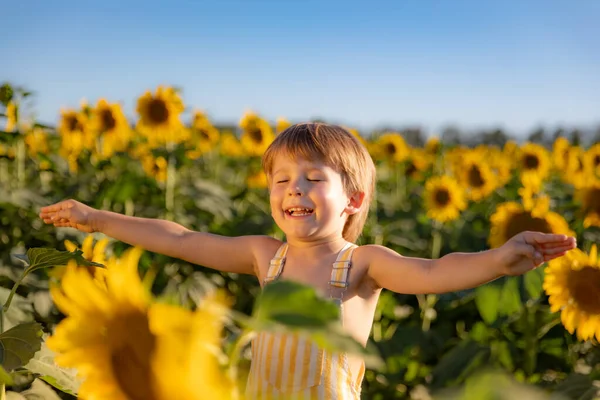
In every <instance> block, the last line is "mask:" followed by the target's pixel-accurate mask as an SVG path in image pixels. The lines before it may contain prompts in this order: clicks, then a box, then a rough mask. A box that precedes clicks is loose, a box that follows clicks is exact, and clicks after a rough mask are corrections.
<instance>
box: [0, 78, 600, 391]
mask: <svg viewBox="0 0 600 400" xmlns="http://www.w3.org/2000/svg"><path fill="white" fill-rule="evenodd" d="M31 98H32V94H31V93H29V92H27V91H26V90H24V89H22V88H19V87H15V86H11V85H10V84H4V85H3V86H2V87H1V88H0V113H1V114H0V129H1V131H0V249H1V251H0V268H1V271H2V272H1V273H0V281H1V285H0V298H1V300H2V302H3V304H4V307H3V309H2V318H1V323H0V360H1V366H2V368H1V369H0V385H2V392H1V394H0V396H1V397H0V399H22V398H25V399H28V398H32V399H33V398H36V399H38V398H47V399H60V398H62V399H73V398H83V399H90V400H94V399H116V400H118V399H123V400H125V399H131V400H137V399H157V400H162V399H183V400H186V399H207V398H210V399H242V398H243V395H242V394H243V385H244V382H245V374H246V373H247V370H248V367H249V346H248V345H247V344H248V343H249V340H250V339H251V338H252V334H253V332H256V331H258V330H261V329H273V326H274V325H276V324H274V323H275V322H281V321H279V320H278V319H277V312H278V310H282V309H283V308H285V309H286V310H288V311H289V310H291V311H290V312H292V313H296V314H298V315H299V316H302V318H304V319H310V321H311V324H308V325H307V326H303V325H302V324H299V325H298V326H296V328H297V329H300V330H304V331H306V332H308V334H311V335H313V336H314V337H315V338H317V339H319V340H321V342H322V343H323V344H324V345H327V346H333V347H336V348H339V349H344V350H348V351H355V352H362V353H363V354H364V356H365V357H367V359H369V360H371V361H369V362H368V369H367V373H366V375H365V380H364V382H363V388H362V397H363V398H364V399H381V400H383V399H423V400H424V399H433V398H435V399H582V400H583V399H594V398H597V395H598V394H597V390H598V389H599V388H600V347H599V346H598V341H599V340H600V258H599V254H598V250H597V247H596V244H597V243H598V242H600V143H591V144H586V145H583V144H581V143H576V142H573V141H572V140H570V139H567V138H566V137H557V138H556V139H555V140H554V141H553V143H552V144H551V145H543V144H540V143H534V142H517V141H513V140H508V141H506V142H505V143H503V144H502V145H501V146H500V145H484V144H479V145H470V146H465V145H460V144H449V143H445V142H444V141H441V140H438V139H436V138H435V137H432V138H430V139H429V140H428V141H426V143H423V144H422V145H415V144H414V143H411V141H410V140H408V139H407V135H406V134H405V133H404V132H393V131H383V132H373V133H369V134H367V133H359V132H358V131H356V130H354V129H351V128H349V127H348V128H347V129H348V130H349V131H350V132H352V133H353V134H354V135H356V137H357V138H358V139H359V140H360V141H361V142H363V143H364V145H365V146H366V147H367V149H368V150H369V152H370V153H371V154H372V157H373V159H374V160H375V162H376V165H377V173H378V183H377V193H376V195H375V199H374V201H373V204H372V209H371V212H370V214H369V218H368V220H367V224H366V226H365V230H364V232H363V235H362V236H361V237H360V239H359V244H361V243H365V244H366V243H374V244H380V245H384V246H387V247H390V248H392V249H394V250H396V251H398V252H399V253H401V254H403V255H407V256H415V257H426V258H438V257H441V256H443V255H444V254H447V253H450V252H454V251H460V252H477V251H481V250H485V249H488V248H493V247H498V246H501V245H502V244H503V243H504V242H505V241H507V240H508V239H509V238H510V237H512V236H513V235H515V234H517V233H519V232H522V231H526V230H535V231H542V232H553V233H563V234H568V235H573V236H575V237H576V238H577V243H578V248H577V249H576V250H573V251H571V252H569V253H568V254H567V256H565V257H562V258H560V259H557V260H554V261H552V262H550V263H548V264H545V265H544V266H542V267H540V268H537V269H535V270H533V271H531V272H529V273H527V274H525V275H523V276H520V277H507V278H502V279H498V280H496V281H494V282H491V283H489V284H486V285H483V286H481V287H479V288H476V289H473V290H467V291H463V292H456V293H448V294H443V295H417V296H414V295H403V294H395V293H391V292H385V291H384V292H383V293H382V295H381V297H380V300H379V304H378V308H377V311H376V313H375V319H374V324H373V328H372V334H371V340H370V342H371V345H372V346H371V345H370V346H368V349H367V350H364V349H362V348H360V349H359V348H357V347H356V345H355V343H353V342H352V341H351V340H349V339H348V338H347V337H346V336H345V335H344V334H343V333H342V332H338V331H336V328H335V327H334V326H331V324H330V323H329V322H328V321H330V320H332V319H335V312H336V309H335V308H334V309H332V308H331V307H329V305H328V304H327V302H325V301H323V300H321V299H319V298H317V297H316V296H315V295H314V293H312V292H311V291H310V290H309V289H308V288H306V287H302V286H301V285H296V284H293V283H291V282H287V283H286V282H282V283H281V285H274V287H273V289H272V290H271V291H269V292H267V291H265V292H264V293H262V294H261V293H260V290H259V285H258V282H257V280H256V279H255V278H253V277H250V276H243V275H236V274H222V273H218V272H215V271H211V270H208V269H206V268H202V267H201V266H196V265H191V264H188V263H186V262H183V261H181V260H177V259H172V258H169V257H166V256H163V255H159V254H154V253H150V252H144V251H143V250H142V249H138V248H132V247H129V246H128V245H126V244H124V243H121V242H118V241H115V240H112V239H111V238H108V237H105V236H103V235H99V234H89V235H87V234H83V233H81V232H79V231H76V230H74V229H70V228H54V227H52V226H48V225H45V224H44V223H43V222H42V221H41V220H40V218H39V216H38V214H39V210H40V207H42V206H45V205H48V204H52V203H54V202H57V201H60V200H64V199H68V198H73V199H76V200H78V201H81V202H83V203H85V204H87V205H90V206H92V207H94V208H98V209H104V210H111V211H115V212H119V213H123V214H126V215H135V216H139V217H146V218H162V219H167V220H172V221H175V222H177V223H180V224H182V225H184V226H186V227H188V228H190V229H194V230H197V231H207V232H212V233H215V234H220V235H227V236H240V235H248V234H268V235H272V236H275V237H278V238H283V236H282V233H281V232H280V231H279V230H278V229H277V227H276V226H275V224H274V222H273V220H272V218H271V216H270V211H269V198H268V190H267V181H266V176H265V175H264V174H263V173H262V171H261V162H260V157H261V155H262V153H263V152H264V151H265V149H266V148H267V146H268V145H269V143H270V142H271V141H272V140H273V139H274V138H275V137H276V135H277V134H278V132H281V131H282V130H283V129H285V128H286V127H287V126H289V125H290V122H289V121H287V120H286V119H283V118H281V119H278V120H277V121H268V120H266V119H264V118H263V117H261V116H260V115H259V114H257V113H254V112H248V113H246V114H245V115H243V116H242V117H241V119H240V121H239V123H238V124H237V125H232V126H222V125H216V124H214V123H213V122H212V121H211V119H210V117H209V116H208V115H207V114H206V113H205V112H203V111H201V110H198V109H191V108H189V106H186V105H185V103H184V100H183V97H182V94H181V92H180V91H178V90H176V89H174V88H172V87H166V86H165V87H158V88H156V89H154V90H150V91H148V92H146V93H144V94H142V95H141V96H139V97H138V98H137V102H136V108H135V110H132V115H135V120H134V121H132V120H131V119H130V118H127V117H126V111H125V110H123V108H122V106H121V105H120V104H119V103H118V102H111V101H109V100H105V99H100V100H98V101H97V102H96V103H95V104H88V103H82V104H81V105H80V107H78V108H77V109H62V110H60V113H59V110H57V114H58V113H59V115H58V121H59V122H58V123H57V124H56V126H55V127H50V126H46V125H43V124H40V123H39V122H38V121H36V119H35V117H34V111H33V109H32V106H31V105H30V103H31V102H30V100H31ZM184 117H185V118H184ZM285 293H287V294H288V295H289V296H288V297H287V298H285V297H284V298H283V299H282V298H281V295H282V294H285ZM290 294H292V295H290ZM298 299H300V300H301V301H300V300H298ZM309 326H310V328H309ZM36 396H37V397H36Z"/></svg>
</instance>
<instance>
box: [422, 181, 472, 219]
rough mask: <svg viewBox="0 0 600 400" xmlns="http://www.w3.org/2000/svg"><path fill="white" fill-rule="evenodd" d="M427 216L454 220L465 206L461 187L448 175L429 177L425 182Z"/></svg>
mask: <svg viewBox="0 0 600 400" xmlns="http://www.w3.org/2000/svg"><path fill="white" fill-rule="evenodd" d="M425 207H426V208H427V216H428V217H429V218H432V219H435V220H437V221H440V222H447V221H452V220H455V219H457V218H458V217H459V215H460V212H461V211H462V210H464V209H465V208H467V202H466V201H465V198H464V192H463V189H462V188H461V187H460V185H459V184H458V182H456V180H454V179H453V178H451V177H449V176H440V177H434V178H431V179H429V180H428V181H427V182H426V183H425Z"/></svg>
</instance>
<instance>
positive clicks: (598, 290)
mask: <svg viewBox="0 0 600 400" xmlns="http://www.w3.org/2000/svg"><path fill="white" fill-rule="evenodd" d="M543 287H544V290H545V291H546V294H548V302H549V303H550V310H551V311H552V312H558V311H560V312H561V314H560V317H561V320H562V324H563V325H564V327H565V329H566V330H567V331H569V333H571V334H573V333H575V331H577V337H578V338H579V339H580V340H587V339H591V338H593V337H594V336H595V337H596V339H597V340H600V258H598V249H597V247H596V245H595V244H593V245H592V247H591V249H590V252H589V254H586V253H585V252H583V251H582V250H580V249H573V250H571V251H569V252H568V253H567V254H566V255H565V256H564V257H560V258H556V259H554V260H552V261H550V263H549V265H548V267H547V268H546V270H545V277H544V285H543Z"/></svg>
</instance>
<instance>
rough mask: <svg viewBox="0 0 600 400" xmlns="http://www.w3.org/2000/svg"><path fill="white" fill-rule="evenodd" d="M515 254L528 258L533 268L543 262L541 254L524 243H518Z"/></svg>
mask: <svg viewBox="0 0 600 400" xmlns="http://www.w3.org/2000/svg"><path fill="white" fill-rule="evenodd" d="M517 254H521V255H522V256H525V257H527V258H529V259H530V260H531V261H532V262H533V265H534V266H538V265H540V264H541V263H543V262H544V256H543V254H542V253H541V252H540V251H539V250H537V249H536V248H535V247H534V246H532V245H530V244H526V243H519V245H518V247H517Z"/></svg>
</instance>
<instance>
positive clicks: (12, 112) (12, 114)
mask: <svg viewBox="0 0 600 400" xmlns="http://www.w3.org/2000/svg"><path fill="white" fill-rule="evenodd" d="M18 112H19V108H18V107H17V105H16V104H15V103H13V102H12V101H11V102H9V103H8V104H7V105H6V111H5V114H6V126H5V128H4V130H5V131H7V132H13V131H14V130H16V129H17V120H18Z"/></svg>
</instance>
